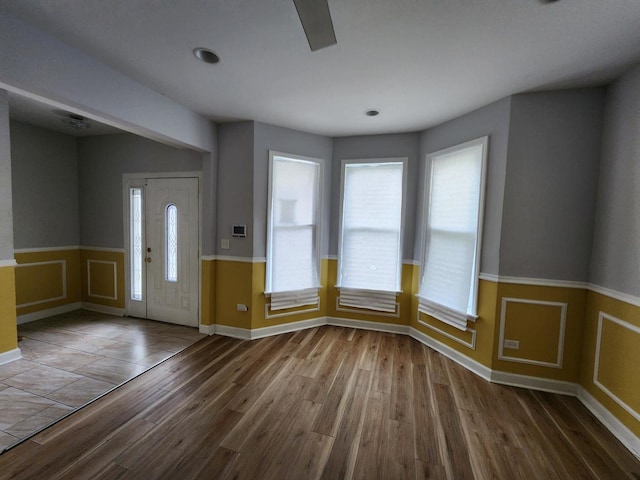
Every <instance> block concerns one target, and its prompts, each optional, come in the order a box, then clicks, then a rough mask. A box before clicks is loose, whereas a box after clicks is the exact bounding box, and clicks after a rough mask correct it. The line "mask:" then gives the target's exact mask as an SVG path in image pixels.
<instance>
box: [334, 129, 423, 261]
mask: <svg viewBox="0 0 640 480" xmlns="http://www.w3.org/2000/svg"><path fill="white" fill-rule="evenodd" d="M394 157H406V158H408V167H407V192H406V201H405V212H404V236H403V247H402V258H403V259H405V260H406V259H409V260H410V259H412V258H413V251H414V245H413V242H414V238H415V222H414V219H415V218H416V198H417V178H418V168H419V166H418V163H419V161H418V160H419V157H420V133H398V134H389V135H361V136H354V137H339V138H335V139H334V140H333V171H332V174H331V199H332V201H331V239H330V243H329V253H330V254H331V255H337V254H338V244H339V240H340V238H339V237H340V201H341V199H340V192H341V182H342V160H359V159H368V158H394Z"/></svg>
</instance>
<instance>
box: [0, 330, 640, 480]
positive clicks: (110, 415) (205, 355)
mask: <svg viewBox="0 0 640 480" xmlns="http://www.w3.org/2000/svg"><path fill="white" fill-rule="evenodd" d="M0 478H2V479H29V480H37V479H47V480H54V479H85V478H86V479H95V480H98V479H199V478H202V479H251V480H253V479H294V480H298V479H312V478H313V479H315V478H323V479H332V480H334V479H376V478H379V479H394V480H395V479H426V478H429V479H450V480H465V479H477V480H480V479H510V480H511V479H523V480H531V479H572V480H573V479H578V478H579V479H601V480H604V479H607V480H608V479H615V480H618V479H636V480H637V479H640V462H639V461H638V460H637V459H636V458H635V457H633V456H632V455H631V454H630V453H629V452H628V451H627V450H626V449H625V448H624V447H623V446H622V445H621V444H619V443H618V441H617V440H616V439H615V438H614V437H613V436H612V435H611V434H610V433H609V432H608V431H607V430H606V429H605V428H604V427H603V426H602V425H601V424H600V423H598V421H597V420H595V419H594V417H592V416H591V414H590V413H589V412H588V411H587V410H586V409H585V408H584V407H583V406H582V405H581V404H580V403H579V402H578V401H577V400H576V399H574V398H571V397H564V396H559V395H553V394H547V393H540V392H531V391H528V390H524V389H517V388H511V387H505V386H499V385H494V384H490V383H487V382H485V381H484V380H482V379H480V378H479V377H477V376H476V375H474V374H473V373H470V372H468V371H466V370H465V369H464V368H463V367H460V366H459V365H457V364H455V363H453V362H452V361H450V360H448V359H446V358H445V357H443V356H442V355H440V354H438V353H436V352H434V351H433V350H431V349H429V348H427V347H425V346H424V345H422V344H420V343H418V342H417V341H415V340H413V339H411V338H409V337H406V336H399V335H393V334H385V333H379V332H370V331H364V330H354V329H347V328H339V327H320V328H315V329H310V330H305V331H300V332H296V333H290V334H284V335H280V336H276V337H270V338H265V339H261V340H254V341H251V342H249V341H241V340H235V339H231V338H225V337H218V336H212V337H208V338H205V339H204V340H201V341H200V342H198V343H196V344H195V345H192V346H191V347H189V348H187V349H186V350H184V351H183V352H181V353H179V354H178V355H176V356H174V357H172V358H170V359H168V360H167V361H165V362H164V363H162V364H160V365H158V366H156V367H154V368H153V369H151V370H149V371H148V372H146V373H144V374H142V375H141V376H139V377H137V378H136V379H134V380H132V381H130V382H129V383H127V384H125V385H123V386H121V387H120V388H118V389H117V390H115V391H114V392H112V393H110V394H109V395H107V396H105V397H103V398H101V399H99V400H97V401H96V402H94V403H93V404H91V405H89V406H88V407H85V408H84V409H82V410H80V411H78V412H76V413H75V414H73V415H71V416H70V417H68V418H66V419H64V420H62V421H61V422H59V423H57V424H55V425H53V426H52V427H50V428H48V429H46V430H44V431H43V432H41V433H39V434H37V435H36V436H34V437H32V438H31V439H29V440H27V441H25V442H24V443H22V444H20V445H18V446H17V447H14V448H13V449H11V450H9V451H7V452H6V453H4V454H2V455H0Z"/></svg>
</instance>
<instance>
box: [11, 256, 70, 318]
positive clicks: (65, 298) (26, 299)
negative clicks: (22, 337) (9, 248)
mask: <svg viewBox="0 0 640 480" xmlns="http://www.w3.org/2000/svg"><path fill="white" fill-rule="evenodd" d="M15 257H16V262H17V263H18V265H24V266H21V267H17V268H16V303H17V306H18V307H17V315H24V314H27V313H32V312H37V311H40V310H46V309H49V308H54V307H58V306H62V305H68V304H72V303H77V302H80V300H81V286H80V282H81V278H80V251H79V250H78V249H73V250H55V251H42V252H28V253H16V255H15ZM63 273H64V276H63Z"/></svg>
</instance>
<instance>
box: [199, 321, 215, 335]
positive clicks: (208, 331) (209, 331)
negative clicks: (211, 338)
mask: <svg viewBox="0 0 640 480" xmlns="http://www.w3.org/2000/svg"><path fill="white" fill-rule="evenodd" d="M198 331H199V332H200V333H204V334H205V335H213V334H214V333H216V326H215V325H204V324H202V323H201V324H200V326H199V327H198Z"/></svg>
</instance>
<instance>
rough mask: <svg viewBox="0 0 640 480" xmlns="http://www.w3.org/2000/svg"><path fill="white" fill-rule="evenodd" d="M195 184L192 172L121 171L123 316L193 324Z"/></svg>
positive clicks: (197, 223) (197, 280) (196, 292)
mask: <svg viewBox="0 0 640 480" xmlns="http://www.w3.org/2000/svg"><path fill="white" fill-rule="evenodd" d="M172 175H173V174H172ZM199 183H200V182H199V177H198V175H197V174H196V175H185V174H183V175H181V176H177V175H176V176H171V177H169V176H166V177H165V176H163V177H157V176H151V175H136V176H135V177H133V176H127V175H125V179H124V207H125V208H124V210H125V211H124V218H125V245H126V247H125V250H126V262H125V268H126V272H125V278H126V290H127V291H126V299H127V301H126V310H127V314H128V315H130V316H134V317H139V318H147V319H150V320H159V321H162V322H169V323H175V324H179V325H186V326H191V327H197V326H198V324H199V304H200V262H199V242H200V240H199V239H200V195H199Z"/></svg>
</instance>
